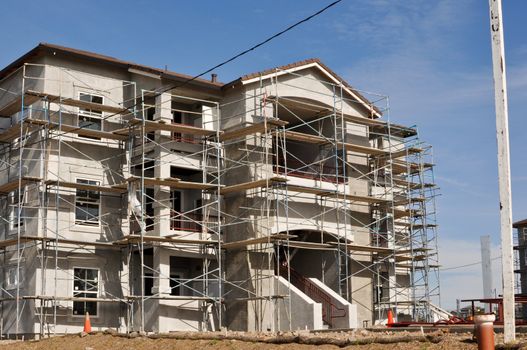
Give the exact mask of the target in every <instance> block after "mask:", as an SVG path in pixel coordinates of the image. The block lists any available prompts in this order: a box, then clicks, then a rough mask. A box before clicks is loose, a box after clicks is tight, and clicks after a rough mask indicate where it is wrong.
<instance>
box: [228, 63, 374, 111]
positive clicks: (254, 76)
mask: <svg viewBox="0 0 527 350" xmlns="http://www.w3.org/2000/svg"><path fill="white" fill-rule="evenodd" d="M310 67H315V68H317V69H319V70H320V71H321V72H322V73H323V74H325V75H326V76H327V77H328V78H330V79H331V80H333V83H335V84H340V83H342V85H343V86H344V89H345V90H347V92H348V93H349V94H350V95H351V96H353V98H355V99H356V100H357V101H359V102H361V103H362V104H363V105H364V107H365V108H366V109H368V110H371V112H372V117H377V118H378V117H380V116H381V115H382V112H381V110H380V109H379V108H377V107H376V106H375V105H373V103H372V102H370V101H369V100H368V99H367V98H366V97H364V96H363V95H362V94H361V93H360V92H358V91H357V90H356V89H355V88H354V87H353V86H351V85H350V84H349V83H348V82H347V81H345V80H344V79H343V78H342V77H340V76H339V75H338V74H337V73H335V72H334V71H333V70H331V69H330V68H329V67H328V66H326V65H325V64H324V63H323V62H322V61H321V60H320V59H318V58H310V59H306V60H302V61H298V62H293V63H290V64H287V65H284V66H279V67H275V68H270V69H265V70H262V71H259V72H254V73H250V74H246V75H243V76H241V77H240V78H238V79H236V80H233V81H231V82H230V83H227V84H225V85H224V88H226V87H229V86H234V85H238V84H242V85H245V84H249V83H251V82H254V81H257V80H259V79H267V78H269V77H271V76H275V75H281V74H287V73H291V72H294V71H298V70H302V69H307V68H310Z"/></svg>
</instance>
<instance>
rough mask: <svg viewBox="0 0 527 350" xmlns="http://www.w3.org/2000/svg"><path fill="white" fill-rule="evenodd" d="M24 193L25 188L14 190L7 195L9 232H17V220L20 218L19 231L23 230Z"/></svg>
mask: <svg viewBox="0 0 527 350" xmlns="http://www.w3.org/2000/svg"><path fill="white" fill-rule="evenodd" d="M20 190H22V195H20V194H19V193H20ZM25 193H26V187H25V186H22V188H17V189H14V190H13V191H11V192H10V193H9V199H8V206H9V232H10V233H12V232H13V231H16V230H18V228H19V225H18V218H20V229H21V230H22V229H24V227H25V222H24V195H25ZM19 199H20V201H19ZM19 204H20V211H18V206H19Z"/></svg>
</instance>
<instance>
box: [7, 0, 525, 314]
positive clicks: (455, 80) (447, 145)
mask: <svg viewBox="0 0 527 350" xmlns="http://www.w3.org/2000/svg"><path fill="white" fill-rule="evenodd" d="M327 3H329V1H311V0H310V1H307V0H306V1H301V2H300V1H283V0H282V1H278V0H268V1H265V2H261V1H241V0H238V1H234V0H233V1H212V0H210V1H200V0H194V1H192V2H190V1H138V0H129V1H100V0H91V1H89V2H88V1H84V2H80V1H64V0H57V1H53V2H51V3H50V2H48V3H46V4H45V5H43V4H42V3H40V2H37V1H25V2H20V1H12V0H4V1H3V7H4V8H9V11H2V12H1V13H0V22H1V23H2V27H3V30H2V34H0V44H1V47H2V50H0V66H5V65H6V64H8V63H9V62H11V61H12V60H14V59H15V58H17V57H19V56H20V55H22V54H23V53H24V52H26V51H27V50H29V49H31V48H32V47H34V46H36V45H37V43H38V42H50V43H55V44H60V45H65V46H70V47H75V48H79V49H84V50H89V51H95V52H98V53H103V54H107V55H110V56H115V57H118V58H122V59H125V60H130V61H134V62H138V63H142V64H147V65H152V66H157V67H165V65H166V66H168V68H169V69H170V70H174V71H178V72H182V73H188V74H197V73H199V72H201V71H203V70H205V69H207V68H209V67H211V66H213V65H215V64H217V63H218V62H220V61H222V60H224V59H226V58H228V57H230V56H232V55H233V54H235V53H237V52H239V51H241V50H243V49H245V48H248V47H249V46H251V45H253V44H254V43H256V42H258V41H260V40H261V39H264V38H265V37H267V36H269V35H270V34H273V33H274V32H276V31H278V30H281V29H283V28H284V27H285V26H286V25H289V24H292V23H293V22H295V21H296V20H298V19H300V18H302V17H305V16H306V15H309V14H311V13H312V12H314V11H315V10H318V9H319V8H321V7H322V6H323V5H325V4H327ZM504 3H505V4H504V20H505V43H506V55H507V69H508V83H509V98H510V100H509V102H510V106H509V107H510V127H511V131H510V136H511V153H512V186H513V201H514V206H513V215H514V219H515V220H519V219H523V218H525V217H527V198H525V197H524V196H523V195H522V194H523V193H525V190H526V188H527V159H525V157H523V150H524V149H525V144H524V140H525V139H526V136H527V135H526V133H527V131H526V130H527V125H526V124H527V122H526V121H525V118H524V115H523V107H522V102H523V101H524V100H525V99H526V97H527V39H526V38H525V27H524V23H525V20H524V18H525V13H526V12H527V3H526V2H524V1H519V0H517V1H504ZM300 4H301V5H302V6H299V5H300ZM309 57H319V58H321V59H322V60H323V62H325V63H326V64H327V65H329V66H330V67H331V68H332V69H333V70H335V71H336V72H337V73H339V74H340V75H342V76H343V77H345V78H346V79H347V80H348V81H349V82H350V83H351V84H352V85H354V86H356V87H357V88H359V89H364V90H369V91H375V92H379V93H382V94H386V95H389V97H390V105H391V111H390V116H391V119H392V121H396V122H400V123H404V124H407V125H414V124H416V125H418V127H419V130H420V133H421V138H422V139H423V140H426V141H428V142H430V143H431V144H433V145H434V148H435V162H436V164H437V168H436V173H435V175H436V180H437V183H438V184H439V186H440V187H441V193H442V195H441V197H440V198H439V200H438V219H439V223H440V234H441V239H440V246H441V251H440V255H441V262H442V265H443V266H444V267H445V268H446V267H452V266H458V265H462V264H467V263H472V262H477V261H479V259H480V256H479V236H480V235H483V234H490V235H491V236H492V240H493V243H494V245H495V246H494V247H493V256H499V248H498V244H499V216H498V187H497V166H496V141H495V117H494V97H493V85H492V67H491V51H490V35H489V19H488V4H487V2H486V1H481V0H463V1H460V0H437V1H425V0H422V1H417V0H404V1H403V0H401V1H390V0H369V1H366V0H363V1H353V0H345V1H343V2H342V3H340V4H339V5H337V6H336V7H334V8H332V9H331V10H329V11H328V12H326V13H325V14H323V15H322V16H320V17H318V18H316V19H314V20H312V21H310V22H308V23H307V24H305V25H303V26H301V27H299V28H297V29H295V30H293V31H292V32H289V33H288V34H287V35H285V36H283V37H281V38H279V39H278V40H275V41H273V42H271V43H270V44H269V45H267V46H265V47H263V48H260V49H258V50H257V51H255V52H253V53H251V54H249V55H247V56H245V57H243V58H241V59H239V60H238V61H236V62H234V63H231V64H229V65H228V66H226V67H224V68H222V69H220V70H218V71H217V73H218V74H219V79H220V80H221V81H224V82H227V81H230V80H232V79H234V78H237V77H238V76H240V75H242V74H245V73H249V72H253V71H259V70H261V69H264V68H270V67H273V66H277V65H282V64H287V63H290V62H292V61H297V60H301V59H305V58H309ZM497 263H499V261H497ZM495 269H496V271H495V274H494V275H495V281H494V283H495V284H496V287H498V289H499V285H500V284H501V282H500V277H499V271H498V269H499V265H498V264H495ZM480 275H481V273H480V267H479V266H472V267H468V268H464V269H455V270H447V271H445V272H444V273H443V274H442V292H443V298H442V300H443V305H444V306H446V307H449V308H452V307H454V306H455V299H456V298H468V297H479V296H481V294H482V291H481V290H482V287H481V286H482V284H481V281H480V277H481V276H480Z"/></svg>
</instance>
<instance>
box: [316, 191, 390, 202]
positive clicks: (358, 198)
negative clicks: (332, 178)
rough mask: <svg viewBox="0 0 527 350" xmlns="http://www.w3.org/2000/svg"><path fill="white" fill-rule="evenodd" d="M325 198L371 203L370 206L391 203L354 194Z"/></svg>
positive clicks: (331, 195)
mask: <svg viewBox="0 0 527 350" xmlns="http://www.w3.org/2000/svg"><path fill="white" fill-rule="evenodd" d="M323 196H325V197H330V198H335V199H336V200H340V199H345V200H349V201H351V202H360V203H369V204H387V203H391V201H390V200H388V199H382V198H376V197H371V196H359V195H354V194H344V193H338V192H334V193H331V194H329V195H323Z"/></svg>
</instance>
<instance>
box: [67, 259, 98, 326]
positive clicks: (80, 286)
mask: <svg viewBox="0 0 527 350" xmlns="http://www.w3.org/2000/svg"><path fill="white" fill-rule="evenodd" d="M73 276H74V278H73V297H74V298H97V297H98V296H99V270H97V269H85V268H74V269H73ZM86 312H89V313H90V315H92V316H96V315H97V302H96V301H74V302H73V314H74V315H85V314H86Z"/></svg>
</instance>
